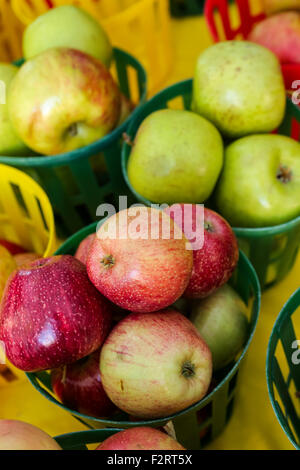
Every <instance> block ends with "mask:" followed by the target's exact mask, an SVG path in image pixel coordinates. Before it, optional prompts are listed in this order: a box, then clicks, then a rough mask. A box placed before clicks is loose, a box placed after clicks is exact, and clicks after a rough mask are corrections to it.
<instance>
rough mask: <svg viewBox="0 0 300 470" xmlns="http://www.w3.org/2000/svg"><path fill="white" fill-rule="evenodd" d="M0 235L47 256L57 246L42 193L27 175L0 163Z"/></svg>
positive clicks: (50, 213)
mask: <svg viewBox="0 0 300 470" xmlns="http://www.w3.org/2000/svg"><path fill="white" fill-rule="evenodd" d="M0 238H4V239H6V240H9V241H11V242H13V243H17V244H19V245H21V246H23V247H24V248H26V249H27V250H28V251H34V252H36V253H40V254H43V256H45V257H47V256H49V255H51V254H52V253H53V252H54V251H55V249H56V248H57V244H56V237H55V226H54V215H53V211H52V207H51V204H50V202H49V199H48V197H47V195H46V193H45V192H44V191H43V190H42V188H41V187H40V186H39V185H38V184H37V183H36V182H35V181H34V180H33V179H32V178H31V177H30V176H28V175H26V174H25V173H23V172H22V171H20V170H17V169H15V168H12V167H10V166H6V165H1V164H0Z"/></svg>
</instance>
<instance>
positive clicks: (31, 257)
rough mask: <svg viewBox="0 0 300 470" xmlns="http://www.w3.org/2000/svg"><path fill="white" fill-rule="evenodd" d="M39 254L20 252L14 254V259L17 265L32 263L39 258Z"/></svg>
mask: <svg viewBox="0 0 300 470" xmlns="http://www.w3.org/2000/svg"><path fill="white" fill-rule="evenodd" d="M40 258H41V256H40V255H37V254H36V253H20V254H19V255H15V256H14V259H15V262H16V263H17V266H18V267H21V266H23V265H24V264H28V263H32V262H33V261H35V260H38V259H40Z"/></svg>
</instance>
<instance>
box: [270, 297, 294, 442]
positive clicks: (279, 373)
mask: <svg viewBox="0 0 300 470" xmlns="http://www.w3.org/2000/svg"><path fill="white" fill-rule="evenodd" d="M266 371H267V382H268V390H269V396H270V399H271V403H272V406H273V409H274V411H275V414H276V416H277V419H278V421H279V423H280V424H281V426H282V428H283V430H284V432H285V433H286V435H287V436H288V438H289V439H290V441H291V442H292V444H293V445H294V446H295V447H296V449H298V450H300V289H299V290H297V291H296V292H295V293H294V295H292V297H291V298H290V299H289V300H288V302H287V303H286V304H285V306H284V307H283V309H282V311H281V312H280V315H279V316H278V318H277V320H276V323H275V325H274V328H273V331H272V334H271V337H270V341H269V346H268V353H267V369H266Z"/></svg>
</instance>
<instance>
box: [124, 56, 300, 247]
mask: <svg viewBox="0 0 300 470" xmlns="http://www.w3.org/2000/svg"><path fill="white" fill-rule="evenodd" d="M299 68H300V65H299ZM182 87H186V88H187V93H188V92H190V91H191V90H192V87H193V79H192V78H190V79H187V80H182V81H180V82H177V83H174V84H173V85H170V86H168V87H166V88H164V89H163V90H161V91H160V92H159V93H157V94H156V95H154V96H153V97H152V98H150V99H149V100H148V101H146V102H145V103H144V104H142V105H141V106H140V107H139V109H138V110H137V112H136V113H135V115H134V116H133V117H132V120H131V122H130V124H129V126H128V129H127V131H126V134H127V135H128V136H129V139H130V140H133V139H134V138H135V135H136V133H137V129H138V128H139V126H140V124H139V123H140V122H141V121H142V120H144V119H142V116H143V115H144V114H145V110H147V109H148V108H149V107H150V108H151V107H152V105H153V103H157V102H159V101H160V99H161V98H162V97H164V96H165V94H166V93H167V92H168V91H169V90H174V91H175V90H176V89H177V88H182ZM287 101H288V98H287ZM147 115H148V114H147ZM149 115H150V114H149ZM299 117H300V110H299ZM130 148H131V146H130V144H129V143H128V142H126V141H124V142H123V146H122V153H121V167H122V173H123V177H124V179H125V182H126V184H127V186H128V188H129V190H130V191H131V192H132V194H133V195H134V196H135V197H136V199H137V200H138V201H140V202H142V203H143V204H145V205H147V206H152V205H157V204H155V203H154V202H151V201H149V200H148V199H146V198H144V197H143V196H141V195H140V194H139V193H138V192H137V191H136V190H135V189H134V188H133V187H132V185H131V183H130V181H129V177H128V172H127V165H128V159H129V157H127V155H126V154H127V152H128V151H129V150H130ZM297 226H300V214H299V216H297V217H295V218H293V219H291V220H289V221H287V222H284V223H282V224H277V225H274V226H267V227H233V230H234V232H235V234H236V235H237V236H238V237H241V238H246V237H253V238H260V237H266V236H270V235H271V236H273V235H278V234H281V233H284V232H287V231H289V230H292V229H293V228H295V227H297Z"/></svg>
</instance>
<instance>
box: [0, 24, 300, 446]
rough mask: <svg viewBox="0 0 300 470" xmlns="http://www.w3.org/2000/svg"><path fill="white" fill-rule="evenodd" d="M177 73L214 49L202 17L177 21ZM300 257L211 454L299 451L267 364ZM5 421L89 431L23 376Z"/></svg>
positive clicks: (1, 402) (269, 313)
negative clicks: (274, 402)
mask: <svg viewBox="0 0 300 470" xmlns="http://www.w3.org/2000/svg"><path fill="white" fill-rule="evenodd" d="M172 33H173V40H174V67H173V70H172V71H171V72H170V76H169V77H168V79H167V80H166V82H165V83H164V84H162V88H163V87H164V86H167V85H169V84H171V83H174V82H176V81H178V80H183V79H185V78H190V77H191V76H192V75H193V71H194V67H195V62H196V59H197V56H198V54H199V53H200V51H201V50H202V49H203V48H204V47H207V46H208V45H209V44H210V43H211V39H210V36H209V33H208V31H207V29H206V25H205V22H204V20H203V18H202V17H195V18H189V19H185V20H173V21H172ZM299 279H300V257H299V258H298V261H297V263H296V265H295V267H294V269H293V271H292V272H291V273H290V275H289V276H288V278H286V279H285V280H284V281H283V282H281V283H280V284H279V285H277V286H276V287H274V288H272V289H271V290H269V291H268V292H266V293H265V294H264V295H263V299H262V310H261V314H260V319H259V323H258V327H257V330H256V334H255V337H254V340H253V342H252V344H251V347H250V349H249V352H248V355H247V359H246V361H245V363H244V366H243V368H242V369H241V373H240V377H239V387H238V394H237V397H236V402H235V408H234V413H233V416H232V418H231V420H230V422H229V424H228V426H227V428H226V430H225V431H224V432H223V434H222V435H221V436H220V437H219V438H217V439H216V440H215V441H214V442H213V443H212V444H211V445H210V446H209V449H224V450H231V449H242V450H244V449H270V450H272V449H273V450H278V449H293V446H292V445H291V444H290V442H289V440H288V438H287V437H286V436H285V434H284V432H283V430H282V429H281V427H280V425H279V423H278V421H277V419H276V417H275V414H274V412H273V410H272V407H271V403H270V400H269V397H268V392H267V384H266V376H265V363H266V352H267V344H268V340H269V337H270V334H271V330H272V327H273V324H274V322H275V320H276V318H277V316H278V314H279V312H280V310H281V308H282V306H283V305H284V303H285V301H286V300H287V299H288V298H289V297H290V295H291V294H292V293H293V292H294V291H295V290H296V289H297V288H298V287H299ZM0 418H6V419H20V420H24V421H27V422H30V423H32V424H35V425H37V426H39V427H40V428H42V429H44V430H45V431H46V432H48V433H49V434H51V435H52V436H55V435H58V434H61V433H66V432H73V431H80V430H84V429H85V428H84V426H83V425H81V424H80V423H79V422H78V421H77V420H75V419H74V418H73V417H71V416H70V415H69V414H68V413H67V412H65V411H64V410H61V409H59V408H58V407H56V406H55V405H53V404H51V403H50V402H48V400H46V399H45V398H43V397H42V396H41V395H40V394H39V393H38V392H37V391H35V390H34V389H33V387H32V386H31V385H30V383H29V382H27V379H26V378H25V376H24V375H23V374H21V379H20V380H19V381H15V382H13V383H11V384H10V385H6V386H3V384H2V385H1V383H0Z"/></svg>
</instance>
